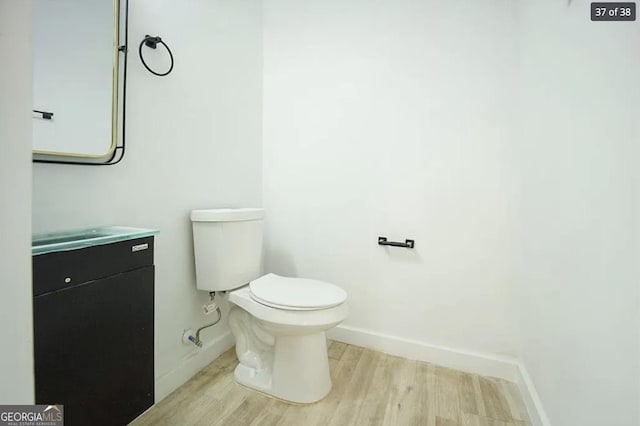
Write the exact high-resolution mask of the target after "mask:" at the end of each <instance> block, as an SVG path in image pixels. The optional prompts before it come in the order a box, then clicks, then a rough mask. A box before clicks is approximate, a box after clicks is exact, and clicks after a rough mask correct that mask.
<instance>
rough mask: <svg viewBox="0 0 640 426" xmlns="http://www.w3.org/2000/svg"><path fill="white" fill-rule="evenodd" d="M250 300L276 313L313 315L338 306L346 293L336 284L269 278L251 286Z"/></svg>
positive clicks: (267, 276) (275, 276)
mask: <svg viewBox="0 0 640 426" xmlns="http://www.w3.org/2000/svg"><path fill="white" fill-rule="evenodd" d="M249 289H250V292H251V298H252V299H254V300H255V301H256V302H258V303H260V304H263V305H266V306H271V307H273V308H277V309H285V310H292V311H311V310H319V309H328V308H332V307H334V306H338V305H340V304H342V303H344V302H345V300H347V293H346V292H345V291H344V290H343V289H341V288H340V287H338V286H335V285H333V284H330V283H327V282H324V281H318V280H310V279H306V278H287V277H282V276H280V275H276V274H267V275H264V276H262V277H260V278H258V279H257V280H254V281H251V283H249Z"/></svg>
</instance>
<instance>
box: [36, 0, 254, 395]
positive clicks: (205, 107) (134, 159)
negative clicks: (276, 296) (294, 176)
mask: <svg viewBox="0 0 640 426" xmlns="http://www.w3.org/2000/svg"><path fill="white" fill-rule="evenodd" d="M261 16H262V12H261V4H260V1H258V0H242V1H233V2H227V1H221V0H217V1H210V0H207V1H205V0H201V1H191V2H188V3H186V2H182V1H178V0H164V1H156V0H154V1H132V2H130V21H129V24H130V33H129V43H130V44H129V50H130V54H129V61H130V62H129V74H128V87H127V140H126V143H127V154H126V156H125V159H124V160H123V162H122V163H120V164H118V165H116V166H106V167H105V166H100V167H82V166H64V165H42V164H36V165H35V166H34V188H33V190H34V196H33V203H34V205H33V224H34V230H35V231H37V232H43V231H52V230H59V229H70V228H78V227H87V226H99V225H109V224H120V225H129V226H139V227H148V228H157V229H159V230H160V235H159V236H158V237H157V238H156V377H157V383H156V394H157V397H162V396H164V395H165V394H166V392H168V391H169V390H171V389H172V388H173V387H175V386H176V385H178V384H180V381H181V380H185V379H186V378H188V377H189V375H190V374H193V373H195V372H196V371H197V369H198V368H197V366H195V367H194V362H198V363H200V364H199V365H202V363H203V362H206V359H205V360H204V361H203V360H202V358H201V357H200V358H198V357H197V356H195V354H194V351H197V349H194V347H185V346H182V344H181V340H180V339H181V335H182V330H183V328H187V327H193V328H195V327H196V326H198V325H202V324H204V323H205V321H207V320H209V319H210V317H204V316H203V315H202V314H201V305H202V304H203V303H204V302H205V301H206V300H208V295H207V294H206V293H204V292H198V291H196V287H195V276H194V275H195V272H194V269H193V248H192V239H191V224H190V221H189V212H190V210H191V209H194V208H207V207H214V206H233V205H236V206H256V205H257V206H259V205H261V184H260V181H261V91H262V88H261V81H262V35H261V34H262V30H261V19H262V18H261ZM145 34H152V35H156V34H157V35H160V36H161V37H162V38H163V40H165V41H166V42H167V44H168V45H169V46H170V47H171V48H172V50H173V54H174V57H175V61H176V62H175V68H174V71H173V73H171V74H170V75H169V76H167V77H165V78H159V77H156V76H154V75H151V74H150V73H148V72H147V71H146V70H145V69H144V68H143V66H142V65H141V63H140V61H139V59H138V57H137V48H138V44H139V43H140V41H141V40H142V38H143V37H144V35H145ZM154 53H156V52H153V53H151V56H150V57H149V60H150V61H155V60H156V59H158V58H154V56H153V54H154ZM161 54H162V52H161V51H159V52H157V55H158V56H160V55H161ZM160 62H161V60H160V59H158V60H157V61H156V62H155V65H158V66H160V65H162V64H160ZM227 331H228V328H227V326H226V323H225V324H221V325H219V326H217V327H215V328H214V330H213V331H207V332H205V333H204V338H205V339H206V340H208V341H211V340H212V339H215V338H217V337H220V336H223V335H224V333H226V332H227ZM225 342H226V343H224V342H223V343H224V344H226V345H227V346H228V345H229V344H230V342H231V341H230V340H227V341H225ZM215 349H216V348H213V350H212V351H210V352H209V355H208V356H209V358H208V359H211V357H213V356H215V354H216V352H217V351H216V350H215ZM217 349H218V350H220V349H221V348H217ZM192 361H193V362H192Z"/></svg>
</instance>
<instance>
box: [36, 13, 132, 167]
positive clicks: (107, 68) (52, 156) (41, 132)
mask: <svg viewBox="0 0 640 426" xmlns="http://www.w3.org/2000/svg"><path fill="white" fill-rule="evenodd" d="M127 3H128V1H127V0H34V2H33V50H34V58H33V119H32V122H33V159H34V161H35V162H47V163H63V164H87V165H105V164H115V163H117V162H119V161H120V160H121V159H122V157H123V155H124V105H125V103H124V102H125V94H126V45H127V12H128V4H127Z"/></svg>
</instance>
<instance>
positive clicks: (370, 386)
mask: <svg viewBox="0 0 640 426" xmlns="http://www.w3.org/2000/svg"><path fill="white" fill-rule="evenodd" d="M329 361H330V366H331V378H332V380H333V389H332V390H331V392H330V393H329V395H328V396H327V397H325V398H324V399H323V400H322V401H320V402H318V403H316V404H312V405H292V404H287V403H285V402H282V401H278V400H276V399H273V398H269V397H267V396H264V395H262V394H259V393H257V392H253V391H250V390H248V389H246V388H244V387H242V386H240V385H238V384H237V383H235V381H234V379H233V370H234V368H235V367H236V365H237V363H238V361H237V360H236V355H235V350H234V349H231V350H229V351H227V352H226V353H224V354H223V355H222V356H220V357H219V358H218V359H216V360H215V361H214V362H212V363H211V364H210V365H209V366H207V367H206V368H205V369H204V370H202V371H201V372H200V373H198V374H197V375H196V376H195V377H193V378H192V379H191V380H189V381H188V382H187V383H185V384H184V385H183V386H181V387H180V388H178V389H177V390H176V391H175V392H173V393H172V394H171V395H169V396H168V397H167V398H165V399H164V400H163V401H162V402H160V403H159V404H158V405H156V406H155V407H153V408H152V409H150V410H149V411H148V412H147V413H145V414H144V415H143V416H141V417H139V418H138V419H137V420H136V421H134V422H133V425H137V426H142V425H181V426H190V425H232V426H236V425H238V426H241V425H260V426H262V425H292V426H311V425H323V426H324V425H337V426H342V425H402V426H404V425H426V426H525V425H527V426H528V425H530V423H529V421H528V418H527V414H526V410H525V408H524V405H523V403H522V399H521V397H520V394H519V392H518V389H517V387H516V386H515V384H513V383H510V382H506V381H504V380H499V379H494V378H490V377H482V376H478V375H475V374H469V373H463V372H460V371H456V370H450V369H447V368H442V367H436V366H434V365H431V364H428V363H425V362H420V361H412V360H408V359H404V358H398V357H395V356H391V355H386V354H383V353H380V352H376V351H373V350H369V349H364V348H360V347H357V346H352V345H347V344H344V343H339V342H330V344H329Z"/></svg>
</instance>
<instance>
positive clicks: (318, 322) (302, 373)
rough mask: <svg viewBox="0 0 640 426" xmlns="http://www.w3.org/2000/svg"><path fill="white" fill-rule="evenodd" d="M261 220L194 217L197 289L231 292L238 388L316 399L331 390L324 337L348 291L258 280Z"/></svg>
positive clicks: (206, 213) (230, 214)
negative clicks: (239, 386)
mask: <svg viewBox="0 0 640 426" xmlns="http://www.w3.org/2000/svg"><path fill="white" fill-rule="evenodd" d="M263 217H264V210H263V209H258V208H243V209H210V210H193V211H192V212H191V222H192V224H193V243H194V252H195V260H196V282H197V287H198V289H200V290H205V291H208V292H213V291H216V292H218V291H227V290H231V291H230V293H229V301H230V302H231V303H232V309H231V312H230V313H229V327H230V328H231V332H232V333H233V335H234V336H235V338H236V353H237V355H238V360H239V361H240V363H239V364H238V366H237V367H236V370H235V378H236V380H237V381H238V383H240V384H242V385H244V386H247V387H249V388H252V389H255V390H258V391H260V392H264V393H266V394H269V395H272V396H274V397H276V398H280V399H283V400H286V401H291V402H298V403H312V402H316V401H319V400H320V399H322V398H323V397H324V396H325V395H327V394H328V393H329V391H330V390H331V377H330V375H329V359H328V356H327V346H326V338H325V334H324V332H325V330H328V329H330V328H333V327H335V326H336V325H338V324H339V323H341V322H342V321H343V320H344V319H345V318H346V317H347V313H348V309H347V305H346V303H345V302H346V299H347V293H346V292H345V291H344V290H343V289H341V288H340V287H337V286H335V285H333V284H329V283H326V282H323V281H316V280H310V279H303V278H285V277H281V276H279V275H275V274H267V275H264V276H260V275H261V263H262V221H263Z"/></svg>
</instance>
